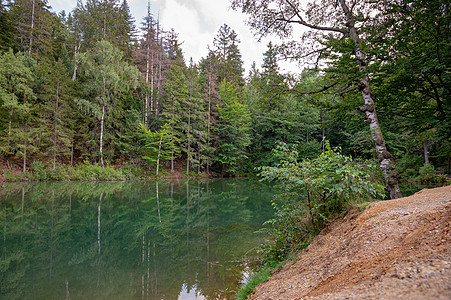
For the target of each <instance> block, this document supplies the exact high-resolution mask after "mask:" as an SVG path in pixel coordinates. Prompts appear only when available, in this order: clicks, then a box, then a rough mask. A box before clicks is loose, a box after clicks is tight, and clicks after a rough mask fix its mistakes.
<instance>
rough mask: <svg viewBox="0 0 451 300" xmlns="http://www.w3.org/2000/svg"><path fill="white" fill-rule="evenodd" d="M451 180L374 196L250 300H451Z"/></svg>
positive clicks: (325, 233)
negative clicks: (397, 195) (385, 197)
mask: <svg viewBox="0 0 451 300" xmlns="http://www.w3.org/2000/svg"><path fill="white" fill-rule="evenodd" d="M450 222H451V186H448V187H442V188H437V189H431V190H422V191H420V192H418V193H416V194H415V195H412V196H410V197H406V198H402V199H397V200H390V201H381V202H375V203H371V204H370V206H369V208H367V209H366V210H365V211H363V212H351V213H349V214H348V215H347V216H346V217H345V218H344V219H343V220H342V221H340V222H336V223H334V224H333V225H331V226H330V227H329V228H327V229H325V230H324V231H323V232H322V233H321V234H320V235H319V236H317V237H316V238H315V239H314V240H313V241H312V243H311V244H310V246H309V247H308V248H307V249H306V250H305V251H304V252H302V253H301V254H300V255H299V257H298V258H297V260H296V262H295V263H293V264H290V265H286V266H285V267H284V268H282V270H280V271H279V272H278V273H277V274H275V275H273V277H272V278H271V280H270V281H268V282H265V283H263V284H261V285H260V286H258V287H257V288H256V292H255V293H254V294H252V295H251V296H250V299H290V300H291V299H451V238H450V236H451V233H450Z"/></svg>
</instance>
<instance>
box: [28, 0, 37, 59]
mask: <svg viewBox="0 0 451 300" xmlns="http://www.w3.org/2000/svg"><path fill="white" fill-rule="evenodd" d="M31 3H32V7H31V24H30V43H29V47H28V53H29V54H31V48H32V47H33V31H34V15H35V11H36V9H35V7H36V0H32V2H31Z"/></svg>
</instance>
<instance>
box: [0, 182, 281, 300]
mask: <svg viewBox="0 0 451 300" xmlns="http://www.w3.org/2000/svg"><path fill="white" fill-rule="evenodd" d="M273 194H274V190H273V188H271V187H270V186H268V185H265V184H262V183H259V182H258V181H257V180H253V179H218V180H203V181H202V180H200V181H197V180H190V181H164V182H162V181H160V182H155V181H152V182H149V181H147V182H146V181H136V182H58V183H26V184H22V183H8V184H4V185H3V186H2V188H1V191H0V226H1V227H0V232H1V236H0V238H1V242H0V245H1V247H0V250H1V262H0V274H1V275H0V298H1V299H233V297H234V294H235V292H236V291H237V289H238V288H239V287H240V285H241V283H242V282H243V281H244V280H245V277H246V273H247V271H248V269H247V268H248V267H247V265H248V264H247V260H246V259H245V257H246V256H249V255H250V254H252V253H254V252H253V251H255V250H256V246H257V245H258V244H259V243H260V242H261V239H262V234H259V233H257V232H256V231H258V230H259V229H260V228H261V227H262V223H263V222H264V221H265V220H267V219H269V218H271V217H272V214H273V211H272V208H271V202H270V199H271V198H272V196H273Z"/></svg>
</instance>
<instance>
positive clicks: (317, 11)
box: [232, 0, 402, 199]
mask: <svg viewBox="0 0 451 300" xmlns="http://www.w3.org/2000/svg"><path fill="white" fill-rule="evenodd" d="M232 7H233V8H234V9H241V10H242V12H243V13H246V14H248V15H249V21H248V24H249V25H250V26H251V27H252V29H254V30H255V33H256V34H258V35H259V36H267V35H270V34H275V35H277V36H279V37H280V38H282V39H283V40H284V41H285V42H283V43H282V44H281V45H279V47H278V51H279V53H280V54H282V55H283V56H284V57H285V58H290V59H294V60H296V61H298V62H311V63H313V64H314V65H316V66H319V65H320V62H321V61H322V60H323V59H326V61H325V63H327V62H333V61H343V60H342V59H343V58H347V59H348V60H347V62H348V63H350V62H352V63H353V65H352V67H354V68H355V70H354V72H353V73H348V74H343V76H339V74H337V75H338V76H336V77H335V79H336V81H334V82H332V83H331V84H330V85H329V86H326V87H325V88H324V89H322V90H326V89H328V88H332V87H336V86H337V85H338V82H339V81H340V82H341V83H342V82H343V81H345V80H348V79H349V81H348V83H349V84H354V85H355V88H356V89H358V90H359V92H360V94H361V97H362V100H363V105H362V106H361V107H360V109H361V111H362V112H364V114H365V122H366V123H367V124H369V127H370V129H371V136H372V141H373V144H374V147H375V151H376V157H377V158H378V160H379V166H380V168H381V169H382V172H383V174H384V178H385V183H386V186H387V189H388V192H389V193H390V197H391V198H392V199H395V198H400V197H402V194H401V191H400V189H399V186H398V181H399V174H398V172H397V171H396V170H395V167H396V165H395V162H394V159H393V157H392V155H391V153H390V152H389V151H388V150H387V147H386V145H385V140H384V137H383V134H382V130H381V127H380V125H379V120H378V117H377V113H376V107H375V99H376V94H375V92H374V91H373V88H372V86H371V80H370V75H371V73H370V70H369V69H368V66H369V64H370V63H371V60H370V58H369V56H368V53H366V52H365V50H366V49H367V48H366V42H367V41H366V40H365V38H364V35H363V34H362V31H361V28H362V24H365V22H370V21H371V14H372V13H374V11H372V7H371V1H359V0H333V1H332V0H317V1H308V3H307V4H306V5H304V6H303V5H302V1H300V0H259V1H250V0H233V1H232ZM297 28H301V29H302V30H304V32H303V33H299V31H297ZM335 70H337V69H335ZM344 76H346V77H344ZM344 79H345V80H344ZM347 88H349V86H348V87H347ZM345 89H346V87H344V88H343V90H345Z"/></svg>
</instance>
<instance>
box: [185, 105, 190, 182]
mask: <svg viewBox="0 0 451 300" xmlns="http://www.w3.org/2000/svg"><path fill="white" fill-rule="evenodd" d="M190 127H191V107H189V108H188V134H187V139H188V149H187V153H186V174H187V175H188V174H189V163H190V154H191V153H190V152H191V141H190Z"/></svg>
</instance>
